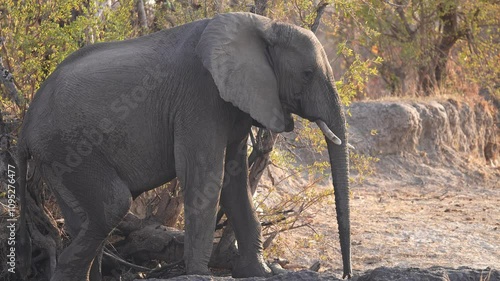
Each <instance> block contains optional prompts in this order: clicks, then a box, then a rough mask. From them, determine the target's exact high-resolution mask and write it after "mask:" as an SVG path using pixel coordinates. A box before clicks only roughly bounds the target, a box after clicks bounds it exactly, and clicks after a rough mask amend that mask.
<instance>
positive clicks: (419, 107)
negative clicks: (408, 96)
mask: <svg viewBox="0 0 500 281" xmlns="http://www.w3.org/2000/svg"><path fill="white" fill-rule="evenodd" d="M350 112H351V113H352V116H351V117H349V118H348V123H349V125H350V127H349V132H350V142H351V143H352V144H353V145H354V146H355V147H356V150H355V152H356V153H360V154H364V155H372V156H375V157H377V158H379V160H380V161H379V162H377V163H376V164H374V166H375V171H374V174H373V175H372V176H369V177H367V178H366V179H365V180H364V181H362V182H361V183H360V182H359V181H358V179H359V175H358V176H356V173H354V174H353V176H354V179H355V180H354V182H353V183H352V184H351V232H352V237H351V240H352V267H353V270H354V271H355V272H358V273H359V272H361V271H366V270H369V269H374V268H378V267H382V266H385V267H405V268H408V267H419V268H429V267H433V266H442V267H452V268H458V267H461V266H467V267H471V268H476V269H485V268H487V267H490V268H493V269H499V268H500V168H499V167H498V166H499V165H500V163H499V162H498V160H497V161H496V168H494V167H492V165H491V161H488V159H485V157H486V155H488V147H492V144H495V143H497V144H498V133H497V132H498V128H499V127H498V124H497V122H498V117H496V118H495V117H494V116H495V115H494V114H493V113H491V112H494V110H489V109H488V106H487V105H485V104H484V103H473V102H470V101H464V100H454V99H442V100H437V101H425V100H424V101H373V102H362V103H357V104H353V105H352V106H351V108H350ZM494 147H496V146H494ZM492 153H493V158H495V157H496V158H497V159H500V158H499V157H498V150H492ZM298 154H299V155H300V156H301V157H302V158H304V159H309V160H311V159H312V158H314V157H312V156H307V155H304V154H303V153H302V154H301V152H300V151H299V152H298ZM490 154H491V153H490ZM495 155H496V156H495ZM486 158H487V157H486ZM293 185H294V183H292V184H290V185H289V186H288V187H285V189H287V188H291V186H293ZM323 185H324V186H321V187H317V188H331V186H330V184H328V182H326V183H324V184H323ZM331 201H333V200H331ZM310 218H311V228H306V227H304V228H300V229H297V230H294V231H292V232H286V233H283V234H281V237H280V239H281V241H282V248H283V249H285V250H284V253H282V255H283V257H282V258H286V259H288V260H289V261H290V267H297V268H301V267H309V266H310V265H312V264H313V263H314V262H315V261H317V260H320V261H321V263H322V267H321V269H320V271H329V272H332V271H333V272H334V273H336V275H337V277H340V276H341V269H342V262H341V255H340V246H339V242H338V231H337V224H336V214H335V208H334V206H333V205H327V204H323V205H320V206H314V207H313V209H312V210H311V211H310ZM315 236H316V237H318V236H319V237H322V239H314V237H315ZM283 241H285V242H283Z"/></svg>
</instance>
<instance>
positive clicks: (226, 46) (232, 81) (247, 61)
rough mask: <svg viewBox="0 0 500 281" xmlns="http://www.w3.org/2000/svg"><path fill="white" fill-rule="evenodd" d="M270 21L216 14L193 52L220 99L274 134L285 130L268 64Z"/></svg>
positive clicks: (242, 15)
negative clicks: (213, 84)
mask: <svg viewBox="0 0 500 281" xmlns="http://www.w3.org/2000/svg"><path fill="white" fill-rule="evenodd" d="M271 24H272V23H271V20H270V19H268V18H266V17H262V16H258V15H255V14H250V13H230V14H220V15H217V16H216V17H214V18H213V19H212V20H211V21H210V22H209V23H208V25H207V27H206V28H205V30H204V32H203V34H202V35H201V38H200V41H199V43H198V45H197V46H196V52H197V54H198V56H199V57H200V58H201V60H202V62H203V66H204V67H205V68H206V69H208V71H209V72H210V73H211V74H212V78H213V80H214V82H215V84H216V85H217V88H218V89H219V93H220V96H221V97H222V99H224V100H225V101H227V102H230V103H232V104H233V105H235V106H236V107H238V108H239V109H240V110H242V111H244V112H246V113H248V114H250V116H251V117H252V118H253V119H255V120H256V121H257V122H259V123H261V124H262V125H264V126H265V127H266V128H268V129H270V130H271V131H274V132H283V131H284V130H285V115H284V112H283V108H282V107H281V103H280V100H279V94H278V82H277V80H276V76H275V74H274V70H273V68H272V66H271V64H270V61H269V59H268V58H269V55H268V52H267V45H268V42H267V40H266V30H268V29H270V28H271Z"/></svg>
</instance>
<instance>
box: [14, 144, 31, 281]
mask: <svg viewBox="0 0 500 281" xmlns="http://www.w3.org/2000/svg"><path fill="white" fill-rule="evenodd" d="M29 158H30V154H29V151H28V147H27V146H26V145H25V144H24V142H23V141H22V140H20V141H19V144H18V157H17V165H18V169H17V170H18V173H19V175H18V181H17V182H18V186H17V187H18V190H19V205H20V208H21V209H20V212H19V239H18V242H17V243H18V244H17V245H16V246H17V247H16V251H17V253H18V254H17V257H18V260H19V274H20V276H21V278H22V279H23V280H25V279H27V276H28V273H29V270H30V268H31V238H30V235H29V232H28V231H29V227H28V223H27V220H26V213H27V209H28V205H27V203H26V196H28V194H27V182H26V175H27V170H28V169H27V166H28V159H29Z"/></svg>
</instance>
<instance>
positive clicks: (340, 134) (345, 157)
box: [318, 108, 352, 278]
mask: <svg viewBox="0 0 500 281" xmlns="http://www.w3.org/2000/svg"><path fill="white" fill-rule="evenodd" d="M333 112H334V113H333V114H332V115H336V116H331V117H328V118H326V119H325V121H326V123H323V122H321V121H320V122H318V125H320V128H321V129H322V131H323V133H324V134H325V139H326V143H327V146H328V155H329V157H330V165H331V169H332V179H333V186H334V194H335V207H336V212H337V222H338V227H339V238H340V248H341V252H342V261H343V265H344V267H343V272H344V273H343V276H342V278H345V277H348V278H350V277H351V274H352V270H351V227H350V209H349V195H350V194H349V152H348V149H347V148H348V142H347V137H346V127H345V118H344V114H343V113H342V111H341V109H340V108H339V109H338V110H333ZM321 123H323V124H321ZM322 127H327V128H326V129H328V130H326V129H324V128H322ZM332 131H333V132H335V133H336V134H333V132H332ZM330 133H331V134H333V135H334V136H335V138H334V137H332V136H331V135H329V134H330Z"/></svg>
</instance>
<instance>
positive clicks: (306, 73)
mask: <svg viewBox="0 0 500 281" xmlns="http://www.w3.org/2000/svg"><path fill="white" fill-rule="evenodd" d="M313 73H314V71H312V70H311V69H308V70H305V71H304V72H303V77H304V80H305V81H306V82H309V81H310V80H311V78H312V76H313Z"/></svg>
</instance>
